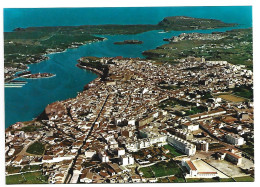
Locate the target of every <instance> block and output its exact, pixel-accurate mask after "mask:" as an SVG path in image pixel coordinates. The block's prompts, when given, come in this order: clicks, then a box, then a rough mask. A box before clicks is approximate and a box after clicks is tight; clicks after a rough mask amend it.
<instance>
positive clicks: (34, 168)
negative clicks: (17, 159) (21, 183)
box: [21, 165, 41, 172]
mask: <svg viewBox="0 0 260 187" xmlns="http://www.w3.org/2000/svg"><path fill="white" fill-rule="evenodd" d="M40 169H41V166H39V165H26V166H24V167H23V169H22V170H21V172H26V171H34V170H40Z"/></svg>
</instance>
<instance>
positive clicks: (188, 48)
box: [143, 28, 253, 69]
mask: <svg viewBox="0 0 260 187" xmlns="http://www.w3.org/2000/svg"><path fill="white" fill-rule="evenodd" d="M221 35H222V36H224V37H225V38H222V39H219V40H181V41H178V42H174V43H169V44H165V45H162V46H160V47H157V48H156V49H152V50H148V51H145V52H144V53H143V54H144V55H145V56H146V57H147V58H148V59H152V60H157V61H161V62H169V63H171V62H173V63H176V61H177V60H178V59H182V58H186V57H187V56H195V57H201V56H203V57H204V58H205V59H206V60H221V61H222V60H225V61H228V62H230V63H232V64H243V65H246V66H247V68H248V69H253V48H252V29H251V28H250V29H236V30H232V31H227V32H224V33H221ZM201 48H203V50H201Z"/></svg>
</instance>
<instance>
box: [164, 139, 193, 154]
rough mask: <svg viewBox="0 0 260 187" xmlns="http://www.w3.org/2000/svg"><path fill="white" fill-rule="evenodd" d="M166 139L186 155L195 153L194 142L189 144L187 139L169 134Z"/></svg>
mask: <svg viewBox="0 0 260 187" xmlns="http://www.w3.org/2000/svg"><path fill="white" fill-rule="evenodd" d="M167 141H168V143H169V144H170V145H172V146H173V147H175V148H176V149H178V150H180V151H181V152H183V153H185V154H186V155H188V156H190V155H195V153H196V146H195V145H194V144H191V143H189V142H188V141H186V140H183V139H181V138H179V137H177V136H174V135H171V134H169V135H168V137H167Z"/></svg>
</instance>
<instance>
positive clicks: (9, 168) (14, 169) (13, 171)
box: [5, 166, 21, 174]
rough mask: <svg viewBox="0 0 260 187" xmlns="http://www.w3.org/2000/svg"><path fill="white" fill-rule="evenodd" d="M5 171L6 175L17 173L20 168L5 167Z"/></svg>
mask: <svg viewBox="0 0 260 187" xmlns="http://www.w3.org/2000/svg"><path fill="white" fill-rule="evenodd" d="M5 170H6V172H8V174H11V173H19V172H20V170H21V167H14V166H7V167H6V168H5Z"/></svg>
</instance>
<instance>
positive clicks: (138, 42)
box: [114, 40, 143, 45]
mask: <svg viewBox="0 0 260 187" xmlns="http://www.w3.org/2000/svg"><path fill="white" fill-rule="evenodd" d="M142 43H143V41H140V40H124V41H121V42H114V44H116V45H125V44H142Z"/></svg>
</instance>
